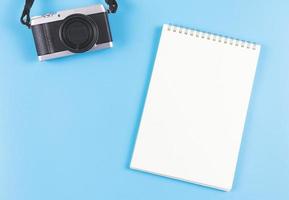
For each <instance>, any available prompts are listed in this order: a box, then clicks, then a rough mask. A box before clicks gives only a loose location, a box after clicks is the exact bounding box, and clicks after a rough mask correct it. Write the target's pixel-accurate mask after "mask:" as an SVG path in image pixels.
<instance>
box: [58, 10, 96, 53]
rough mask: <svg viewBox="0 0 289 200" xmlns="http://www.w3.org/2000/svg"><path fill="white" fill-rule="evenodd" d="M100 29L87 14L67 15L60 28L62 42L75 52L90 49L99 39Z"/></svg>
mask: <svg viewBox="0 0 289 200" xmlns="http://www.w3.org/2000/svg"><path fill="white" fill-rule="evenodd" d="M98 36H99V29H98V27H97V25H96V24H95V22H94V21H93V20H92V19H91V18H90V17H89V16H87V15H83V14H73V15H70V16H68V17H66V18H65V19H64V21H63V23H62V24H61V26H60V29H59V37H60V40H61V42H62V43H63V44H64V45H65V46H66V47H67V49H68V50H69V51H71V52H73V53H83V52H86V51H88V50H90V49H91V48H92V47H93V46H94V45H95V43H96V42H97V40H98Z"/></svg>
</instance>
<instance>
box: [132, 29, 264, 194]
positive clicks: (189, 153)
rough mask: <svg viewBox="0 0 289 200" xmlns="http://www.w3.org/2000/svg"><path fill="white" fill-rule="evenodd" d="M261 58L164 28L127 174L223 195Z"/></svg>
mask: <svg viewBox="0 0 289 200" xmlns="http://www.w3.org/2000/svg"><path fill="white" fill-rule="evenodd" d="M259 52H260V46H259V45H256V44H253V43H249V42H244V41H240V40H235V39H230V38H227V37H223V36H218V35H214V34H210V33H204V32H200V31H195V30H190V29H186V28H180V27H176V26H171V25H166V24H165V25H164V26H163V29H162V34H161V39H160V44H159V48H158V53H157V57H156V60H155V65H154V69H153V73H152V78H151V82H150V86H149V90H148V94H147V98H146V103H145V107H144V111H143V115H142V120H141V123H140V127H139V132H138V136H137V140H136V144H135V149H134V153H133V157H132V161H131V168H133V169H137V170H141V171H145V172H150V173H153V174H158V175H163V176H167V177H170V178H175V179H180V180H183V181H188V182H192V183H196V184H201V185H205V186H209V187H214V188H217V189H220V190H225V191H229V190H230V189H231V188H232V184H233V179H234V173H235V168H236V163H237V159H238V153H239V148H240V143H241V138H242V132H243V128H244V124H245V120H246V113H247V108H248V104H249V100H250V94H251V90H252V86H253V81H254V76H255V70H256V65H257V61H258V57H259Z"/></svg>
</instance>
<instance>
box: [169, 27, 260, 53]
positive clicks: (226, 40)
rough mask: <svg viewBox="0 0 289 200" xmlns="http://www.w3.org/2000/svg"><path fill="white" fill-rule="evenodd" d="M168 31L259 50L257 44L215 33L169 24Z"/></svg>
mask: <svg viewBox="0 0 289 200" xmlns="http://www.w3.org/2000/svg"><path fill="white" fill-rule="evenodd" d="M167 30H168V31H173V32H175V33H180V34H185V35H188V36H191V37H195V38H200V39H207V40H211V41H213V42H219V43H224V44H228V45H232V46H236V47H242V48H247V49H252V50H256V48H257V44H256V43H253V42H249V41H245V40H239V39H236V38H231V37H227V36H223V35H217V34H213V33H208V32H203V31H198V30H195V29H189V28H185V27H180V26H174V25H170V24H168V25H167Z"/></svg>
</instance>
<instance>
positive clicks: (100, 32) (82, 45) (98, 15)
mask: <svg viewBox="0 0 289 200" xmlns="http://www.w3.org/2000/svg"><path fill="white" fill-rule="evenodd" d="M31 29H32V32H33V37H34V41H35V46H36V50H37V54H38V59H39V60H40V61H44V60H48V59H53V58H59V57H63V56H68V55H73V54H76V53H83V52H86V51H93V50H99V49H104V48H111V47H112V46H113V43H112V36H111V31H110V26H109V21H108V12H107V10H106V9H105V8H104V6H103V5H101V4H97V5H93V6H89V7H85V8H77V9H71V10H64V11H59V12H56V13H49V14H46V15H43V16H37V17H33V18H32V19H31Z"/></svg>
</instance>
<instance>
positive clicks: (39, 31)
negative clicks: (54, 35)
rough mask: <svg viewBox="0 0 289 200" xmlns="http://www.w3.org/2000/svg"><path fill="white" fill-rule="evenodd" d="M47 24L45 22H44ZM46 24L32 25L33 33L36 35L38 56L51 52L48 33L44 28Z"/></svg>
mask: <svg viewBox="0 0 289 200" xmlns="http://www.w3.org/2000/svg"><path fill="white" fill-rule="evenodd" d="M44 25H45V24H44ZM44 25H43V24H41V25H36V26H32V33H33V37H34V42H35V47H36V50H37V54H38V56H41V55H45V54H49V47H48V42H47V41H48V39H47V34H46V33H45V30H44Z"/></svg>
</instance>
